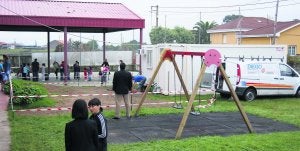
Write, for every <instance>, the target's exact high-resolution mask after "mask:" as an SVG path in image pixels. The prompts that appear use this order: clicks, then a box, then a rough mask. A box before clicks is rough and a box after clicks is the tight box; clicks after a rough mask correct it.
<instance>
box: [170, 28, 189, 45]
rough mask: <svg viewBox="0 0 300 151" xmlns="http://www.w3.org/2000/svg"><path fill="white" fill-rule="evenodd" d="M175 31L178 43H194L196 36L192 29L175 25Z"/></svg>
mask: <svg viewBox="0 0 300 151" xmlns="http://www.w3.org/2000/svg"><path fill="white" fill-rule="evenodd" d="M173 31H174V32H175V33H174V35H175V40H176V43H187V44H192V43H194V36H193V33H192V32H191V31H190V30H187V29H185V28H183V27H175V28H174V30H173Z"/></svg>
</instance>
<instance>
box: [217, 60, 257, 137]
mask: <svg viewBox="0 0 300 151" xmlns="http://www.w3.org/2000/svg"><path fill="white" fill-rule="evenodd" d="M220 71H221V74H222V76H223V78H224V79H225V82H226V84H227V86H228V88H229V90H230V94H231V96H232V97H233V100H234V102H235V104H236V106H237V107H238V109H239V111H240V113H241V115H242V117H243V119H244V122H245V124H246V125H247V128H248V130H249V133H254V130H253V128H252V126H251V123H250V121H249V119H248V116H247V114H246V112H245V111H244V109H243V106H242V104H241V102H240V100H239V98H238V96H237V95H236V93H235V91H234V89H233V87H232V85H231V83H230V80H229V79H228V76H227V74H226V72H225V70H224V68H223V66H222V65H220Z"/></svg>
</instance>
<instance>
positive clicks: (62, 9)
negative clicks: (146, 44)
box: [0, 0, 145, 80]
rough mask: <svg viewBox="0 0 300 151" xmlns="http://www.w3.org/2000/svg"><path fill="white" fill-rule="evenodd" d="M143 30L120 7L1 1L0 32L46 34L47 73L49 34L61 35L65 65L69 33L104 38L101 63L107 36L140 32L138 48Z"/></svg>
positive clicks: (132, 15) (138, 20)
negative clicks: (113, 33)
mask: <svg viewBox="0 0 300 151" xmlns="http://www.w3.org/2000/svg"><path fill="white" fill-rule="evenodd" d="M144 27H145V20H144V19H142V18H140V17H139V16H138V15H137V14H135V13H134V12H133V11H131V10H129V9H128V8H127V7H126V6H124V5H123V4H121V3H105V2H84V1H83V2H78V1H56V0H0V31H33V32H35V31H37V32H47V43H48V62H47V63H48V73H49V72H50V32H63V33H64V61H65V62H68V60H67V52H68V50H67V49H68V48H67V34H68V32H80V33H101V34H103V60H104V59H105V57H106V55H105V45H106V34H107V33H111V32H118V31H126V30H133V29H140V48H141V45H142V43H143V38H142V37H143V28H144ZM66 66H67V64H65V74H66V72H67V71H66V69H67V68H66ZM140 72H141V71H140ZM65 80H66V78H65Z"/></svg>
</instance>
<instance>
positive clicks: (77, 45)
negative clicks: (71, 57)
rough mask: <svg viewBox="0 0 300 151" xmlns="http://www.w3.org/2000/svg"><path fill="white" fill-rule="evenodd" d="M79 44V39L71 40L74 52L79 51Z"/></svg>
mask: <svg viewBox="0 0 300 151" xmlns="http://www.w3.org/2000/svg"><path fill="white" fill-rule="evenodd" d="M80 45H81V42H80V41H73V42H72V48H73V50H74V51H75V52H77V51H80Z"/></svg>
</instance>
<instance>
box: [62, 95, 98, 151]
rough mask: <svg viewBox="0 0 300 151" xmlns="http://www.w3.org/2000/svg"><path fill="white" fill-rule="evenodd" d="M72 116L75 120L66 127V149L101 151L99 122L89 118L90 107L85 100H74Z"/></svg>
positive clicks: (70, 150) (67, 150)
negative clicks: (98, 130)
mask: <svg viewBox="0 0 300 151" xmlns="http://www.w3.org/2000/svg"><path fill="white" fill-rule="evenodd" d="M72 118H73V119H74V120H73V121H71V122H69V123H67V124H66V127H65V147H66V151H99V145H98V135H97V133H98V132H97V124H96V122H95V121H93V120H90V119H88V108H87V104H86V102H85V101H84V100H82V99H78V100H76V101H75V102H74V104H73V108H72Z"/></svg>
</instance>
